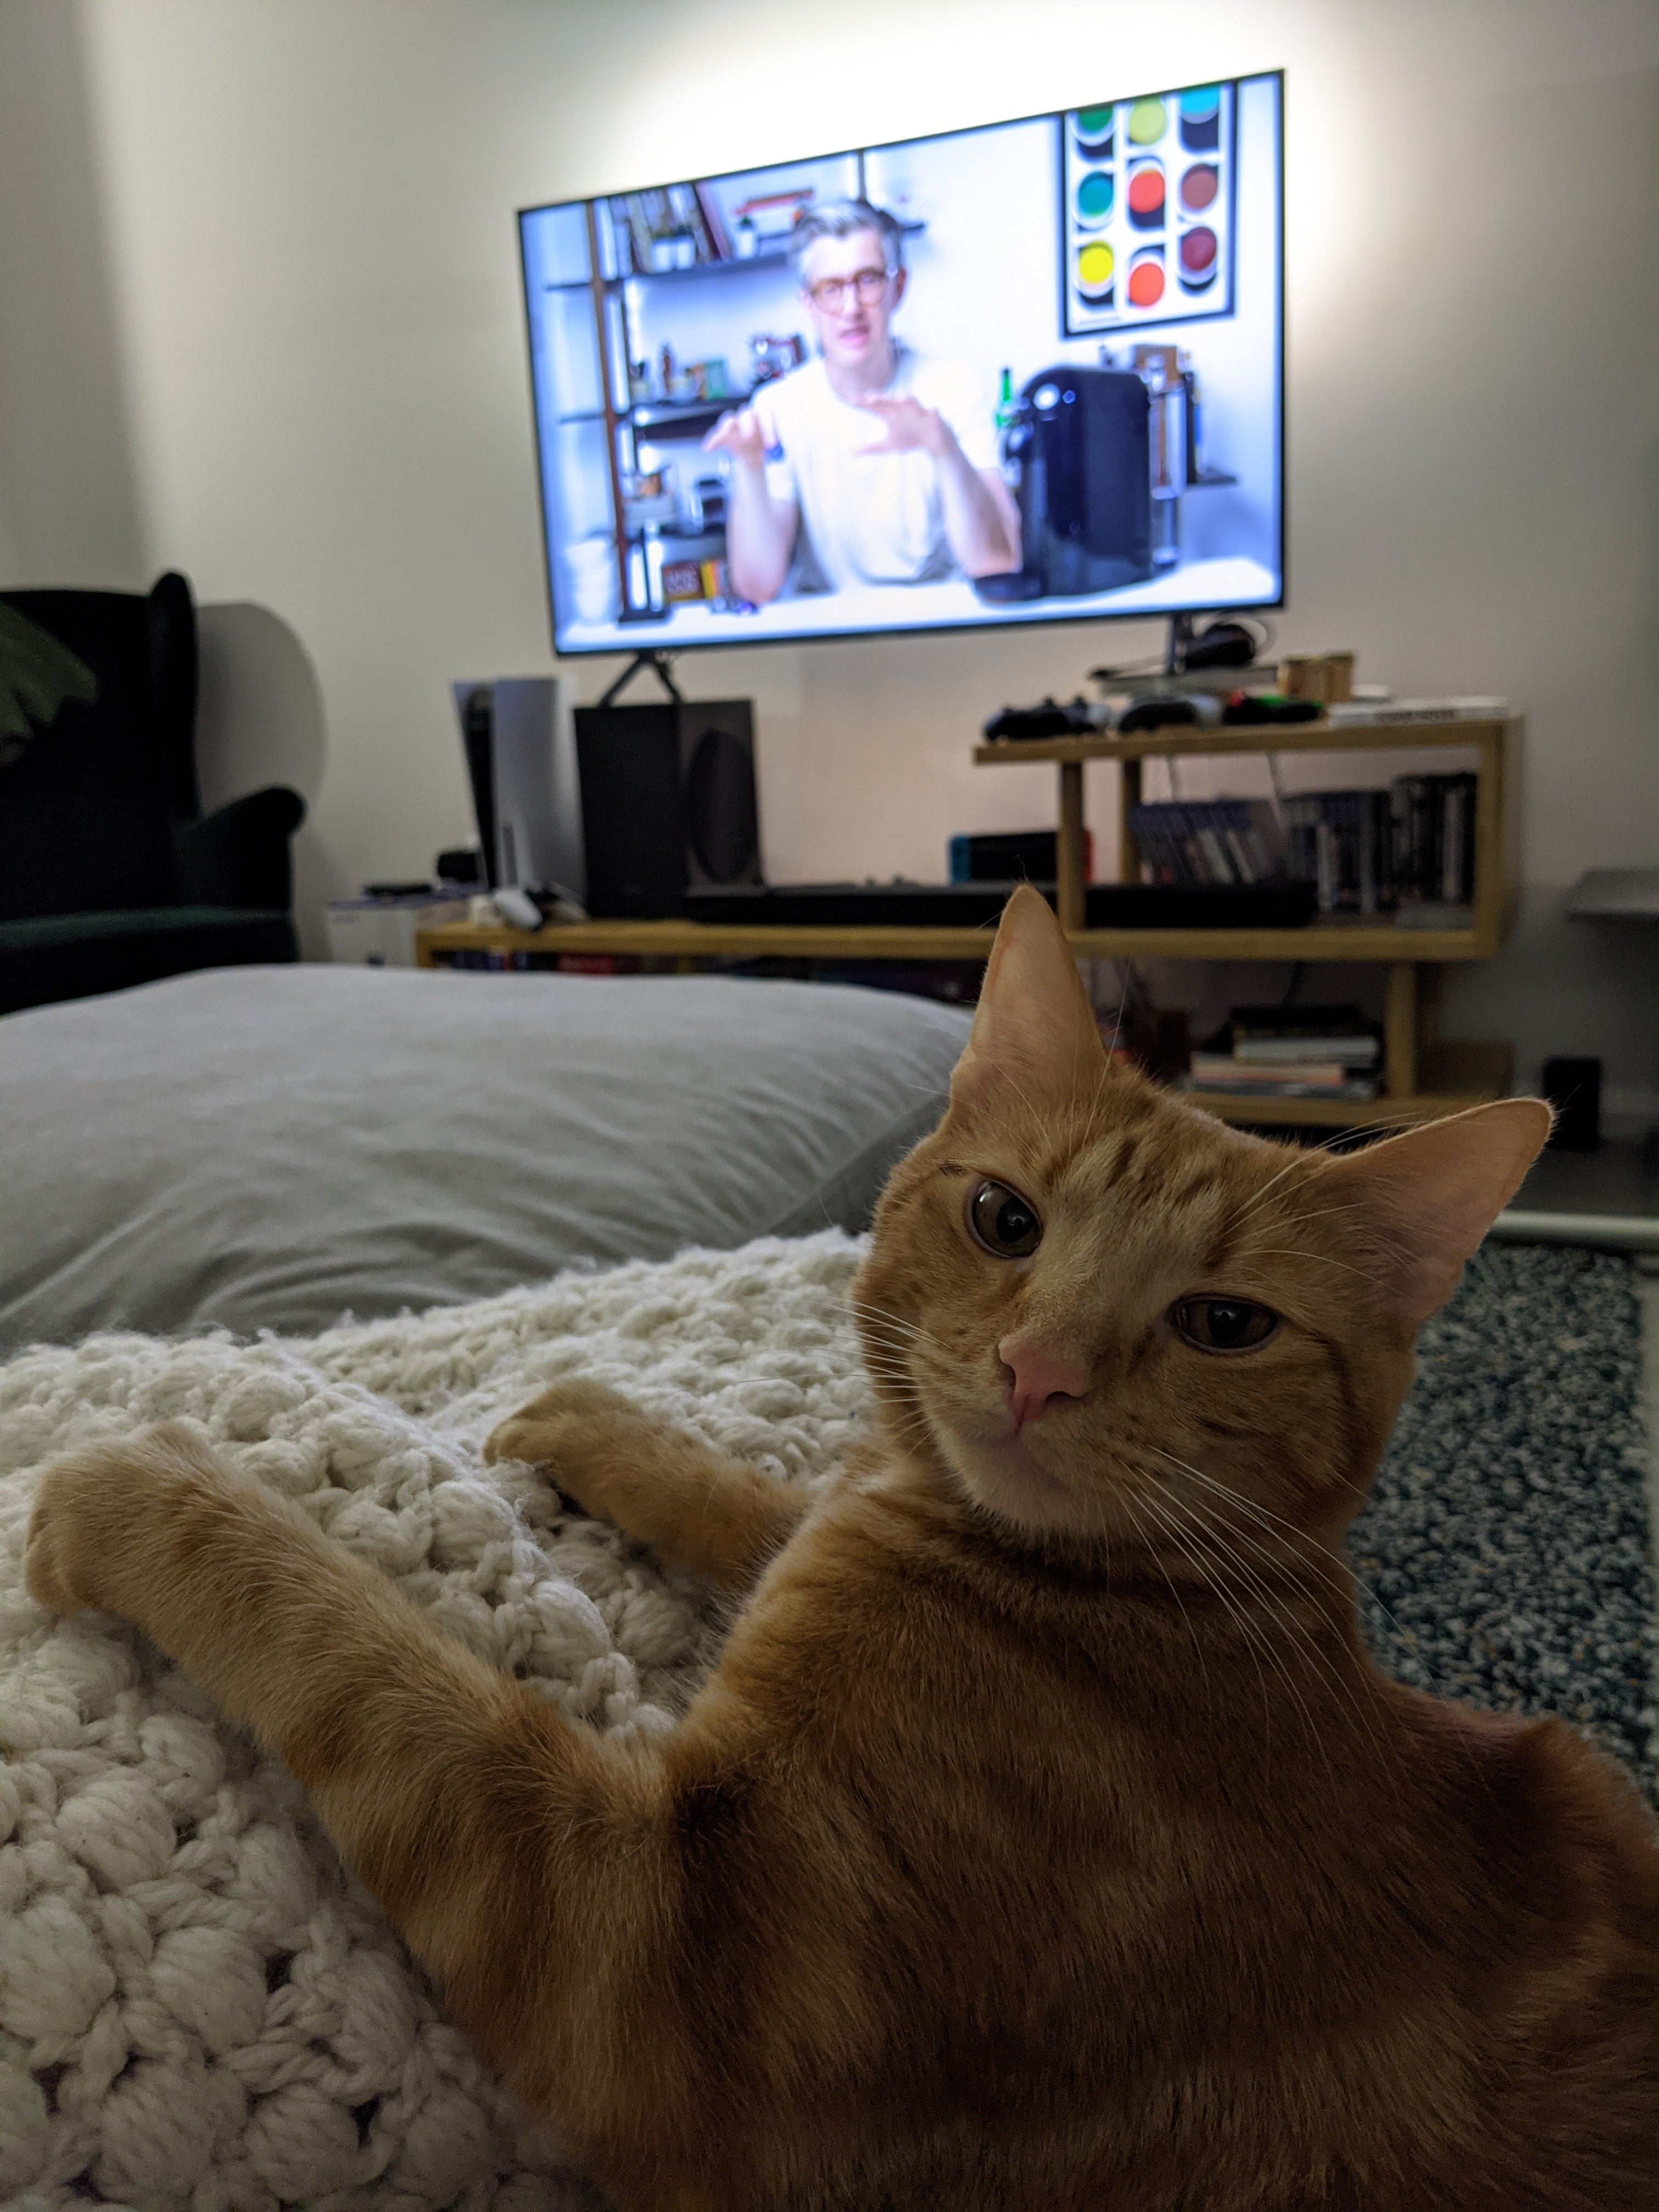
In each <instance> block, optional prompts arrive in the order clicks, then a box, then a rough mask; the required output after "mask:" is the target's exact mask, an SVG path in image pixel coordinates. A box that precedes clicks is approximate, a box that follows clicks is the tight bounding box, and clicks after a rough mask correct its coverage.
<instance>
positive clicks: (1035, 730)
mask: <svg viewBox="0 0 1659 2212" xmlns="http://www.w3.org/2000/svg"><path fill="white" fill-rule="evenodd" d="M1099 734H1100V725H1099V723H1098V721H1097V720H1096V718H1095V714H1094V710H1093V708H1091V706H1090V704H1089V702H1088V701H1087V700H1086V699H1073V701H1072V702H1071V704H1070V705H1069V706H1066V707H1061V706H1059V705H1057V704H1056V702H1054V700H1052V699H1045V700H1043V702H1042V704H1041V705H1040V706H1036V707H1005V708H1003V710H1002V712H1001V713H1000V714H993V715H992V717H991V719H990V720H989V721H988V722H987V724H986V725H985V735H986V737H987V738H988V739H990V740H991V741H992V742H993V743H994V742H995V741H996V740H997V739H999V738H1027V739H1029V738H1093V737H1098V736H1099Z"/></svg>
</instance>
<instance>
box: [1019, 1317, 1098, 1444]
mask: <svg viewBox="0 0 1659 2212" xmlns="http://www.w3.org/2000/svg"><path fill="white" fill-rule="evenodd" d="M997 1358H999V1359H1000V1361H1001V1362H1002V1369H1003V1372H1004V1374H1005V1375H1006V1376H1007V1378H1008V1403H1009V1406H1010V1408H1011V1409H1012V1413H1013V1416H1014V1426H1015V1428H1016V1429H1023V1428H1024V1426H1025V1424H1026V1423H1027V1421H1040V1420H1041V1419H1042V1416H1043V1415H1044V1414H1045V1413H1053V1411H1054V1407H1056V1406H1057V1405H1058V1404H1059V1403H1060V1400H1061V1399H1062V1398H1080V1397H1082V1395H1084V1393H1085V1391H1086V1390H1087V1389H1088V1387H1089V1377H1088V1374H1087V1372H1086V1370H1085V1368H1084V1366H1083V1364H1082V1362H1081V1361H1080V1360H1077V1359H1065V1358H1060V1356H1059V1355H1058V1354H1057V1353H1055V1352H1048V1351H1045V1350H1044V1348H1043V1346H1042V1345H1040V1344H1022V1343H1020V1341H1019V1340H1018V1338H1017V1337H1012V1336H1005V1337H1004V1338H1003V1340H1002V1341H1001V1343H1000V1345H998V1346H997Z"/></svg>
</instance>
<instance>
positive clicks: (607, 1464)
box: [483, 1376, 659, 1517]
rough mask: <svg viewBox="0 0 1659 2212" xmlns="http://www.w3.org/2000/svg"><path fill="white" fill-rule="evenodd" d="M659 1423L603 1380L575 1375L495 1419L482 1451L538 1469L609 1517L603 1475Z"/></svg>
mask: <svg viewBox="0 0 1659 2212" xmlns="http://www.w3.org/2000/svg"><path fill="white" fill-rule="evenodd" d="M658 1426H659V1424H658V1423H656V1422H655V1421H654V1420H653V1419H652V1417H651V1416H650V1415H649V1414H647V1413H641V1412H640V1411H639V1409H638V1408H637V1407H634V1406H630V1405H629V1402H628V1401H627V1399H626V1398H624V1397H622V1396H620V1395H618V1393H617V1392H616V1391H615V1390H612V1389H609V1388H608V1387H607V1386H606V1385H605V1383H591V1382H586V1381H585V1380H583V1379H582V1378H581V1377H580V1376H576V1377H573V1378H572V1380H571V1381H569V1382H568V1383H555V1384H554V1385H553V1387H552V1388H551V1389H549V1390H544V1391H543V1393H542V1395H541V1396H540V1397H539V1398H532V1400H531V1401H530V1403H529V1404H528V1405H527V1406H520V1408H519V1410H518V1412H517V1413H510V1414H509V1415H508V1416H507V1419H506V1420H504V1421H502V1422H501V1423H499V1424H498V1425H497V1426H496V1427H495V1428H494V1429H492V1430H491V1431H490V1433H489V1437H488V1438H487V1439H486V1440H485V1443H484V1448H483V1455H484V1457H485V1458H486V1459H487V1460H492V1461H493V1460H502V1459H516V1460H522V1461H523V1462H525V1464H526V1466H528V1467H535V1468H540V1469H541V1470H542V1472H543V1473H544V1474H546V1475H547V1476H548V1477H549V1478H550V1480H552V1481H554V1482H556V1484H557V1485H558V1486H559V1488H560V1489H561V1490H562V1491H563V1492H564V1493H565V1495H566V1497H567V1498H572V1499H574V1502H575V1503H576V1504H578V1505H580V1507H581V1508H582V1510H584V1511H585V1512H587V1513H592V1514H596V1515H598V1516H601V1517H609V1511H610V1500H609V1498H608V1492H609V1489H610V1484H609V1483H608V1481H607V1480H606V1477H607V1475H608V1474H610V1473H611V1470H612V1469H613V1468H614V1467H615V1465H616V1463H617V1457H618V1455H619V1453H620V1454H621V1455H623V1456H625V1457H626V1456H631V1455H632V1454H633V1453H634V1452H635V1451H636V1450H637V1449H638V1446H639V1443H640V1442H641V1438H642V1437H643V1436H644V1435H645V1434H646V1433H647V1432H648V1431H653V1430H654V1429H656V1428H657V1427H658Z"/></svg>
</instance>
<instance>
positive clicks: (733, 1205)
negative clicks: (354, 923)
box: [0, 967, 969, 1347]
mask: <svg viewBox="0 0 1659 2212" xmlns="http://www.w3.org/2000/svg"><path fill="white" fill-rule="evenodd" d="M968 1027H969V1018H968V1017H967V1015H966V1014H964V1013H963V1012H961V1011H959V1010H957V1009H956V1008H953V1007H950V1006H940V1005H937V1004H934V1003H933V1002H932V1001H930V1000H924V999H916V998H911V997H908V996H903V995H901V994H896V993H890V992H883V991H869V990H860V989H856V988H852V987H842V986H836V985H816V984H807V983H787V982H759V981H740V980H737V979H733V978H728V977H714V976H664V977H653V976H629V977H589V976H563V975H476V974H471V975H457V974H444V973H422V972H419V971H410V970H406V969H404V970H399V969H366V968H329V967H303V968H236V969H217V970H214V971H212V972H210V973H207V974H203V975H185V976H179V977H176V978H174V979H173V980H172V981H167V982H163V983H153V984H148V985H146V986H144V987H142V988H140V989H137V990H132V991H124V992H118V993H116V994H112V995H111V996H109V997H106V998H100V999H88V1000H78V1001H76V1002H74V1003H72V1004H70V1005H65V1006H43V1007H38V1008H34V1009H32V1010H31V1011H29V1012H24V1013H18V1014H10V1015H7V1016H5V1017H4V1018H0V1130H3V1132H4V1172H3V1177H0V1346H7V1347H9V1346H16V1345H19V1344H22V1343H27V1342H29V1341H33V1340H45V1341H48V1342H67V1341H72V1340H75V1339H76V1338H78V1337H80V1336H82V1335H84V1334H87V1333H88V1332H89V1331H91V1330H94V1329H106V1328H137V1329H145V1330H153V1331H166V1330H177V1329H187V1328H201V1327H204V1326H208V1325H210V1324H214V1323H223V1324H224V1325H226V1326H227V1327H228V1328H233V1329H234V1330H237V1331H239V1332H249V1331H252V1330H255V1329H259V1328H273V1329H276V1330H279V1331H283V1332H288V1333H308V1332H311V1331H313V1330H316V1329H319V1328H325V1327H327V1326H328V1324H329V1323H331V1322H334V1321H336V1320H337V1319H338V1318H339V1316H341V1315H342V1314H343V1313H345V1312H348V1311H349V1312H351V1313H355V1314H356V1315H357V1316H359V1317H361V1318H368V1317H370V1316H379V1315H384V1314H389V1313H396V1312H398V1311H399V1310H402V1309H403V1308H404V1307H406V1306H415V1307H420V1306H425V1305H432V1304H442V1303H446V1302H450V1301H454V1300H459V1299H464V1298H472V1297H483V1296H487V1295H488V1294H489V1293H490V1292H492V1291H500V1290H503V1289H506V1288H507V1287H509V1286H510V1285H513V1284H515V1283H520V1282H525V1281H531V1280H534V1279H537V1278H538V1277H541V1276H545V1275H548V1274H551V1273H554V1272H555V1271H556V1269H558V1268H560V1267H565V1266H568V1264H569V1263H570V1262H571V1261H578V1260H584V1259H591V1260H593V1261H600V1262H608V1261H617V1260H623V1259H631V1258H636V1257H637V1258H646V1259H657V1258H663V1257H666V1256H667V1255H669V1254H671V1253H672V1252H675V1251H677V1250H678V1249H680V1248H681V1247H683V1246H684V1245H687V1244H706V1245H714V1246H717V1247H729V1246H732V1245H736V1244H740V1243H744V1242H746V1241H747V1239H749V1238H750V1237H757V1236H762V1235H766V1234H769V1233H775V1234H783V1235H792V1234H794V1233H797V1232H800V1231H808V1230H812V1229H818V1228H823V1226H825V1225H827V1224H830V1223H839V1224H842V1225H844V1226H846V1227H848V1228H858V1227H860V1226H862V1225H863V1224H864V1222H865V1221H866V1219H867V1218H868V1214H869V1210H870V1207H871V1206H872V1203H873V1201H874V1199H875V1196H876V1194H877V1193H878V1190H879V1188H880V1187H881V1184H882V1182H883V1180H884V1176H885V1175H886V1173H887V1170H888V1169H889V1168H890V1166H891V1164H892V1163H893V1162H894V1161H895V1160H896V1158H898V1157H899V1156H900V1154H901V1153H902V1152H904V1151H905V1150H907V1149H908V1146H910V1145H912V1144H913V1143H915V1140H916V1139H918V1138H919V1137H921V1135H922V1134H924V1133H925V1132H926V1131H927V1129H929V1128H930V1127H933V1124H934V1122H935V1121H937V1120H938V1118H939V1114H940V1113H941V1111H942V1110H943V1106H944V1100H945V1084H946V1080H947V1079H948V1077H949V1074H950V1071H951V1066H952V1064H953V1063H954V1061H955V1060H956V1057H957V1054H958V1053H959V1052H960V1050H961V1048H962V1045H963V1040H964V1039H965V1037H966V1035H967V1031H968Z"/></svg>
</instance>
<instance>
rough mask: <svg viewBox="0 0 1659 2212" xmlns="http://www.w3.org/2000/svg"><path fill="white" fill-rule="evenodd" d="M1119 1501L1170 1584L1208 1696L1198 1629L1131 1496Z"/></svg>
mask: <svg viewBox="0 0 1659 2212" xmlns="http://www.w3.org/2000/svg"><path fill="white" fill-rule="evenodd" d="M1119 1503H1120V1504H1121V1505H1122V1507H1123V1510H1124V1511H1125V1512H1126V1513H1127V1515H1128V1516H1129V1518H1130V1520H1131V1521H1132V1522H1133V1523H1134V1528H1135V1534H1136V1535H1137V1536H1139V1539H1140V1541H1141V1543H1142V1545H1143V1546H1144V1547H1145V1548H1146V1552H1147V1554H1148V1556H1149V1557H1150V1558H1151V1559H1152V1563H1153V1565H1155V1566H1156V1567H1157V1569H1158V1572H1159V1574H1161V1575H1162V1576H1163V1577H1164V1581H1165V1582H1166V1583H1168V1584H1169V1586H1170V1596H1171V1597H1172V1598H1173V1599H1174V1600H1175V1601H1176V1604H1177V1605H1178V1606H1179V1607H1181V1618H1182V1620H1184V1621H1185V1622H1186V1624H1187V1633H1188V1636H1190V1637H1191V1638H1192V1639H1193V1650H1194V1655H1195V1656H1196V1657H1197V1660H1198V1670H1199V1672H1200V1674H1202V1676H1203V1677H1204V1690H1205V1694H1206V1696H1208V1694H1209V1690H1210V1670H1209V1668H1208V1666H1207V1665H1206V1662H1205V1658H1204V1646H1203V1645H1202V1644H1200V1642H1199V1640H1198V1631H1197V1630H1196V1629H1195V1628H1194V1626H1193V1617H1192V1615H1191V1613H1188V1610H1187V1607H1186V1601H1184V1599H1183V1598H1182V1595H1181V1592H1180V1591H1179V1590H1178V1589H1176V1586H1175V1578H1174V1577H1173V1576H1172V1575H1171V1574H1170V1571H1169V1569H1168V1568H1167V1567H1166V1566H1165V1565H1164V1562H1163V1560H1162V1559H1161V1558H1160V1557H1159V1556H1158V1551H1157V1548H1156V1547H1155V1546H1153V1545H1152V1544H1151V1543H1150V1542H1148V1541H1147V1537H1146V1528H1145V1527H1144V1525H1143V1523H1142V1522H1141V1518H1140V1516H1139V1513H1137V1512H1136V1510H1135V1504H1134V1500H1133V1498H1131V1497H1129V1496H1128V1494H1127V1492H1125V1493H1123V1494H1122V1495H1121V1497H1120V1499H1119Z"/></svg>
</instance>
